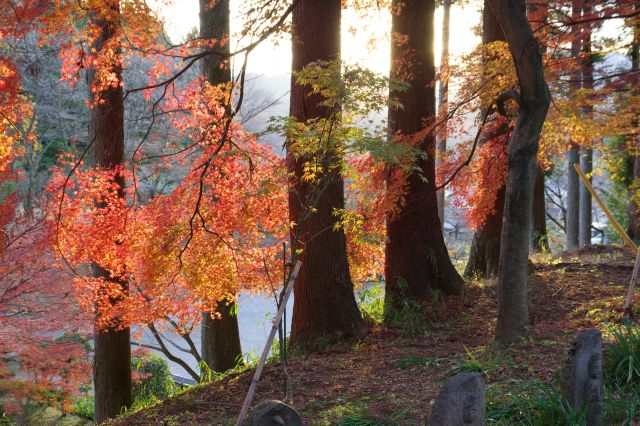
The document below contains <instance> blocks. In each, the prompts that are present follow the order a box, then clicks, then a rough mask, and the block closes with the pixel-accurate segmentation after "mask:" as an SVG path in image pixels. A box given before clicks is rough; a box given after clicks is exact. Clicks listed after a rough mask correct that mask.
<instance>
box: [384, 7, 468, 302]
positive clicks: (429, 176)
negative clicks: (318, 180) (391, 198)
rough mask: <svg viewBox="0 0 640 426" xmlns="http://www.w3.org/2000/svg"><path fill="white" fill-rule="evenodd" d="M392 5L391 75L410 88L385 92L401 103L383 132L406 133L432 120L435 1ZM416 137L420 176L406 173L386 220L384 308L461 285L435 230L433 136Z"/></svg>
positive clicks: (391, 110)
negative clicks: (398, 198) (402, 191)
mask: <svg viewBox="0 0 640 426" xmlns="http://www.w3.org/2000/svg"><path fill="white" fill-rule="evenodd" d="M392 10H393V17H392V24H391V25H392V29H391V31H392V33H393V34H394V35H398V37H392V42H391V77H392V78H402V79H404V80H408V81H406V82H407V83H409V85H410V87H409V89H408V90H406V91H403V92H391V93H390V96H391V97H392V98H394V99H397V100H398V101H399V102H400V104H401V105H402V107H390V108H389V132H390V135H397V134H400V135H402V136H406V137H410V136H411V135H413V134H415V133H416V132H418V131H419V130H421V129H422V128H423V127H424V126H425V125H426V126H428V125H431V124H433V122H434V119H435V115H436V111H435V90H434V88H433V85H432V84H431V83H432V82H433V80H434V78H435V64H434V54H433V35H434V28H433V27H434V25H433V16H434V11H435V1H433V0H427V1H425V0H408V1H399V0H398V1H394V2H393V3H392ZM405 37H406V38H405ZM398 40H403V42H402V43H399V42H398ZM406 75H409V77H408V78H407V77H406ZM417 142H418V143H417V147H419V148H420V149H422V150H423V151H424V153H425V154H426V158H421V159H419V160H418V163H417V164H416V165H417V167H418V168H419V169H420V170H421V174H422V176H420V175H418V174H417V173H412V174H410V175H409V176H407V178H406V192H405V196H404V203H403V204H402V205H400V206H399V208H398V212H396V214H394V215H391V216H389V218H388V219H387V243H386V247H385V275H386V281H385V299H386V300H385V301H386V305H387V306H388V307H392V306H396V307H397V306H398V305H399V304H400V302H401V301H402V299H403V298H405V297H407V298H414V299H417V300H428V299H430V298H431V297H432V293H433V291H434V290H436V289H437V290H440V291H443V292H445V293H453V294H457V293H459V292H460V291H461V290H462V286H463V284H464V283H463V281H462V278H461V277H460V275H459V274H458V272H457V271H456V270H455V268H454V267H453V264H452V263H451V259H450V258H449V253H448V252H447V247H446V246H445V244H444V238H443V236H442V232H441V231H440V229H441V227H440V219H439V218H438V206H437V201H436V191H435V155H434V154H435V140H434V135H433V133H429V134H427V135H426V136H425V137H424V138H423V139H422V140H420V141H417ZM398 172H399V171H398V170H397V169H392V170H391V171H390V173H389V182H388V183H389V184H390V183H391V181H392V180H393V179H394V176H395V175H396V174H397V173H398ZM404 283H406V286H405V285H404ZM405 287H406V288H405Z"/></svg>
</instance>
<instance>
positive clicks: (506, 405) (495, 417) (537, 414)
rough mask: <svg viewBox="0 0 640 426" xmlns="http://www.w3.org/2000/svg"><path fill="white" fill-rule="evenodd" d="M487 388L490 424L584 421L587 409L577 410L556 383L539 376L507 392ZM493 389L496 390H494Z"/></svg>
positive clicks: (551, 425) (531, 425) (539, 425)
mask: <svg viewBox="0 0 640 426" xmlns="http://www.w3.org/2000/svg"><path fill="white" fill-rule="evenodd" d="M495 389H496V388H495V387H492V388H489V390H488V392H487V394H488V395H487V400H488V403H487V413H486V419H487V423H488V424H495V425H526V426H546V425H549V426H554V425H558V426H560V425H563V426H564V425H581V424H585V421H586V420H585V416H586V411H585V410H581V411H579V412H576V411H574V410H573V409H572V408H571V407H570V406H569V405H568V404H567V403H566V401H565V400H564V398H563V396H562V392H561V391H560V390H559V389H558V387H557V386H555V385H551V386H549V385H547V384H546V383H544V382H543V381H540V380H536V381H532V382H529V383H527V384H524V385H521V386H519V387H518V388H516V389H514V390H511V391H508V392H506V393H501V394H497V395H496V394H495V393H494V390H495ZM492 390H493V391H492Z"/></svg>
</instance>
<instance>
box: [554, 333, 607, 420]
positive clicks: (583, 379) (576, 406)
mask: <svg viewBox="0 0 640 426" xmlns="http://www.w3.org/2000/svg"><path fill="white" fill-rule="evenodd" d="M563 389H564V394H565V398H566V399H567V401H568V402H569V404H570V405H571V408H573V410H574V411H580V410H583V409H586V410H587V425H588V426H599V425H602V424H603V421H604V413H603V410H602V399H603V392H604V379H603V374H602V334H601V333H600V331H598V330H585V331H583V332H581V333H579V334H578V336H577V337H576V341H575V343H574V344H573V347H572V348H571V350H570V351H569V358H568V360H567V364H566V366H565V369H564V381H563Z"/></svg>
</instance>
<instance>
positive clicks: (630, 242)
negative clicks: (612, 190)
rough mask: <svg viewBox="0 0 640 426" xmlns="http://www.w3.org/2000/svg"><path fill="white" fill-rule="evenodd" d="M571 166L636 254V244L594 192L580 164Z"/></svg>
mask: <svg viewBox="0 0 640 426" xmlns="http://www.w3.org/2000/svg"><path fill="white" fill-rule="evenodd" d="M573 168H574V169H576V172H577V173H578V176H580V179H582V183H584V186H585V187H586V188H587V189H588V190H589V192H590V193H591V195H593V198H594V199H595V200H596V202H597V203H598V205H599V206H600V208H601V209H602V211H603V212H604V214H605V215H606V216H607V219H609V222H611V225H613V227H614V228H616V231H618V234H620V236H621V237H622V239H623V240H624V241H625V242H626V243H627V245H628V246H629V248H630V249H631V250H632V251H633V254H636V255H637V254H638V247H636V244H635V243H634V242H633V240H632V239H631V238H629V235H627V233H626V232H625V231H624V229H622V226H620V224H619V223H618V221H617V220H616V218H615V217H613V215H612V214H611V212H610V211H609V209H608V208H607V206H606V205H605V204H604V203H603V202H602V200H601V199H600V197H599V196H598V194H596V191H595V190H594V189H593V186H591V182H589V179H588V178H587V175H585V174H584V172H583V171H582V169H581V168H580V165H579V164H574V165H573Z"/></svg>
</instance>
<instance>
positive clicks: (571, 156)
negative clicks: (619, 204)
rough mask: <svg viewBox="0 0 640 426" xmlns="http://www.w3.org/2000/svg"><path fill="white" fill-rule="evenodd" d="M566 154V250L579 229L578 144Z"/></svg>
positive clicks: (576, 48) (574, 52)
mask: <svg viewBox="0 0 640 426" xmlns="http://www.w3.org/2000/svg"><path fill="white" fill-rule="evenodd" d="M582 4H583V2H582V0H572V2H571V8H572V19H575V20H578V19H580V13H581V12H582ZM580 29H581V27H580V25H574V26H573V28H572V39H571V57H572V58H577V57H578V56H579V55H580V44H581V43H580V42H581V39H580ZM572 79H573V80H574V82H573V83H572V89H573V90H577V89H579V88H580V72H579V71H576V72H575V73H573V75H572ZM569 146H570V148H569V153H568V155H567V250H573V249H575V248H577V247H578V245H579V243H580V240H579V232H580V231H579V229H580V177H579V176H578V173H576V171H575V169H574V168H573V165H574V164H580V146H578V145H577V144H575V143H573V142H571V143H570V145H569Z"/></svg>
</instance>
